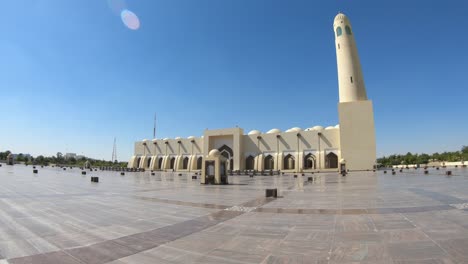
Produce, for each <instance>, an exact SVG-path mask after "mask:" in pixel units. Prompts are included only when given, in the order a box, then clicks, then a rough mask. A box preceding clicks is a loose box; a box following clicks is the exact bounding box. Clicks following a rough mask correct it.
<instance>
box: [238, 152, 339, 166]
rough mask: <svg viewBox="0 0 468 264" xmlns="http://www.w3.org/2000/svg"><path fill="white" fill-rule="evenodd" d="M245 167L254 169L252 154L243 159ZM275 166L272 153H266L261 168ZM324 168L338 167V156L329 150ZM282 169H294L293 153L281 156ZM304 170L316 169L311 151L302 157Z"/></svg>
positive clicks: (314, 158) (315, 161)
mask: <svg viewBox="0 0 468 264" xmlns="http://www.w3.org/2000/svg"><path fill="white" fill-rule="evenodd" d="M245 168H246V169H247V170H255V169H256V168H255V157H253V156H252V155H250V156H248V157H247V158H246V159H245ZM274 168H275V159H274V157H273V156H272V155H268V156H266V157H265V158H264V159H263V169H264V170H273V169H274ZM325 168H327V169H336V168H338V156H337V155H336V154H335V153H333V152H330V153H328V154H327V155H326V156H325ZM282 169H283V170H294V169H296V159H295V157H294V156H293V155H291V154H288V155H286V156H284V157H283V168H282ZM302 169H304V170H315V169H317V158H316V157H315V155H313V154H312V153H309V154H307V155H306V156H305V157H304V163H303V168H302Z"/></svg>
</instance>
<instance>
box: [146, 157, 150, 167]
mask: <svg viewBox="0 0 468 264" xmlns="http://www.w3.org/2000/svg"><path fill="white" fill-rule="evenodd" d="M150 164H151V157H149V158H148V161H147V162H146V168H149V167H150Z"/></svg>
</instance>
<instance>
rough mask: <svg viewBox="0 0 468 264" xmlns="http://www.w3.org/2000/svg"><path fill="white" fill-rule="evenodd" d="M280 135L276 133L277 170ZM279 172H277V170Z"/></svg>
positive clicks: (277, 167)
mask: <svg viewBox="0 0 468 264" xmlns="http://www.w3.org/2000/svg"><path fill="white" fill-rule="evenodd" d="M280 138H281V135H276V169H277V170H278V171H279V161H278V159H279V139H280ZM278 173H279V172H278Z"/></svg>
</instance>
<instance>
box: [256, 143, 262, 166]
mask: <svg viewBox="0 0 468 264" xmlns="http://www.w3.org/2000/svg"><path fill="white" fill-rule="evenodd" d="M261 139H262V137H261V136H257V150H258V154H257V171H260V170H259V169H258V167H260V153H261V152H260V140H261Z"/></svg>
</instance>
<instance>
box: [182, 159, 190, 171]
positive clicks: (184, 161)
mask: <svg viewBox="0 0 468 264" xmlns="http://www.w3.org/2000/svg"><path fill="white" fill-rule="evenodd" d="M188 162H189V158H188V157H185V158H184V160H183V161H182V169H184V170H186V169H188Z"/></svg>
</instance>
